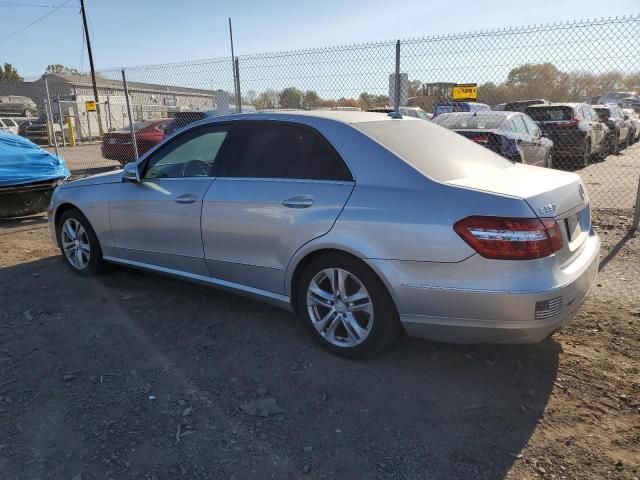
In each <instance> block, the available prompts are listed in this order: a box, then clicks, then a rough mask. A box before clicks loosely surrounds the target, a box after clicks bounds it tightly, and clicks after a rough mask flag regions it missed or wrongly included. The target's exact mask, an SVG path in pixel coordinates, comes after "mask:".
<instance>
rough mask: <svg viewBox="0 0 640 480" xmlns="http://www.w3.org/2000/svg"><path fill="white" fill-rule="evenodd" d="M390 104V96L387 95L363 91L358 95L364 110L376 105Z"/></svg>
mask: <svg viewBox="0 0 640 480" xmlns="http://www.w3.org/2000/svg"><path fill="white" fill-rule="evenodd" d="M388 105H389V97H388V96H386V95H375V94H373V93H367V92H362V93H361V94H360V96H359V97H358V106H359V107H360V108H362V109H363V110H368V109H370V108H375V107H386V106H388Z"/></svg>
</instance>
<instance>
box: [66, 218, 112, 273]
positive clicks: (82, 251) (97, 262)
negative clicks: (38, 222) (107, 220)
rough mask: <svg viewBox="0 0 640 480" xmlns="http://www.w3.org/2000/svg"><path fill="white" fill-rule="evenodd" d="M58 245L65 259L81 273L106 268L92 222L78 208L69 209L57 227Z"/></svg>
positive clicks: (76, 271)
mask: <svg viewBox="0 0 640 480" xmlns="http://www.w3.org/2000/svg"><path fill="white" fill-rule="evenodd" d="M56 234H57V237H58V245H59V246H60V252H61V253H62V257H63V258H64V261H65V262H66V263H67V265H69V267H70V268H71V270H73V271H74V272H75V273H77V274H79V275H85V276H86V275H95V274H97V273H100V272H101V271H102V270H103V268H104V265H105V263H104V260H103V259H102V249H101V248H100V242H99V241H98V237H96V234H95V232H94V231H93V228H91V224H90V223H89V221H88V220H87V218H86V217H85V216H84V215H83V214H82V213H81V212H80V211H79V210H76V209H71V210H67V211H66V212H64V213H63V214H62V215H61V217H60V219H59V220H58V223H57V227H56Z"/></svg>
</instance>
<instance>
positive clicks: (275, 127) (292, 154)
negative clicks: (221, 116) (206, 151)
mask: <svg viewBox="0 0 640 480" xmlns="http://www.w3.org/2000/svg"><path fill="white" fill-rule="evenodd" d="M225 157H226V160H225V167H224V171H223V172H222V176H225V177H240V178H290V179H299V180H337V181H350V180H352V178H351V174H350V173H349V170H348V169H347V167H346V165H345V164H344V162H343V161H342V159H341V158H340V157H339V156H338V155H337V153H335V151H334V150H333V148H331V147H330V146H329V145H328V143H327V141H326V140H325V139H324V138H323V137H322V136H321V135H320V134H319V133H318V132H316V131H315V130H313V129H312V128H310V127H306V126H301V125H292V124H287V123H280V122H258V121H255V122H254V121H250V122H249V121H248V122H244V123H243V124H241V125H239V126H238V130H236V131H234V139H233V141H232V147H231V148H230V152H229V154H228V155H226V154H225Z"/></svg>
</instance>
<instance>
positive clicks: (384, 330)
mask: <svg viewBox="0 0 640 480" xmlns="http://www.w3.org/2000/svg"><path fill="white" fill-rule="evenodd" d="M297 302H298V308H299V311H300V314H301V315H302V317H303V319H304V321H305V323H306V324H307V326H308V327H309V330H310V331H311V333H312V335H313V336H314V337H315V338H316V340H318V341H319V342H320V344H321V345H322V346H323V347H324V348H326V349H327V350H329V351H330V352H332V353H335V354H337V355H340V356H343V357H351V358H353V357H360V356H365V355H369V354H372V353H375V352H377V351H379V350H380V349H382V348H383V347H385V346H386V345H388V344H389V343H391V342H392V341H393V340H394V339H395V338H396V337H397V335H398V333H399V331H400V323H399V320H398V314H397V312H396V309H395V305H394V303H393V300H392V299H391V296H390V295H389V292H388V291H387V289H386V288H385V286H384V284H383V283H382V281H381V280H380V279H379V278H378V276H377V275H376V274H375V273H374V272H373V271H372V270H371V269H370V268H369V267H368V266H367V265H366V264H365V263H363V262H362V261H360V260H358V259H356V258H354V257H351V256H348V255H343V254H339V253H336V254H333V253H332V254H327V255H323V256H321V257H319V258H316V259H315V260H313V261H312V262H311V263H310V264H309V266H308V267H307V268H306V270H305V271H304V273H303V274H302V276H301V279H300V284H299V286H298V298H297Z"/></svg>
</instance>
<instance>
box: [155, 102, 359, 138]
mask: <svg viewBox="0 0 640 480" xmlns="http://www.w3.org/2000/svg"><path fill="white" fill-rule="evenodd" d="M335 108H341V109H342V108H344V109H351V108H353V107H335ZM227 110H228V112H229V113H231V114H234V113H235V112H236V107H235V106H233V105H230V106H229V108H228V109H227ZM358 110H359V109H358ZM255 111H256V109H255V107H254V106H253V105H243V106H242V112H243V113H254V112H255ZM226 114H227V113H221V112H220V111H219V110H217V109H216V110H204V111H189V112H177V113H175V115H174V117H173V119H172V120H171V121H170V122H169V123H168V124H167V125H166V126H165V127H164V134H165V137H168V136H169V135H172V134H173V133H175V132H177V131H178V130H180V129H181V128H184V127H186V126H187V125H190V124H192V123H195V122H199V121H200V120H204V119H205V118H214V117H220V116H222V115H226Z"/></svg>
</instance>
